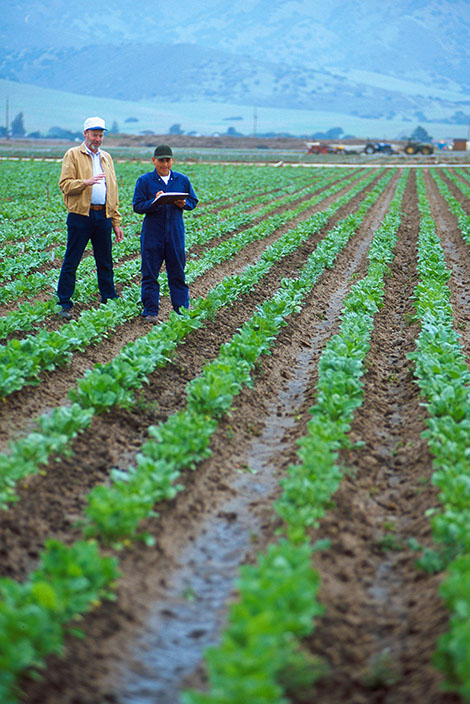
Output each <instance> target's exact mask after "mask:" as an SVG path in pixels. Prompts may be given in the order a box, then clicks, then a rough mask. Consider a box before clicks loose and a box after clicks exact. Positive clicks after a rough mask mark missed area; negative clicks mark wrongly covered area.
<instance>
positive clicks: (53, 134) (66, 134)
mask: <svg viewBox="0 0 470 704" xmlns="http://www.w3.org/2000/svg"><path fill="white" fill-rule="evenodd" d="M47 136H48V137H49V138H50V139H70V140H73V139H75V137H79V138H80V137H82V136H83V134H82V133H81V132H71V130H66V129H64V128H63V127H57V126H55V127H50V128H49V131H48V133H47Z"/></svg>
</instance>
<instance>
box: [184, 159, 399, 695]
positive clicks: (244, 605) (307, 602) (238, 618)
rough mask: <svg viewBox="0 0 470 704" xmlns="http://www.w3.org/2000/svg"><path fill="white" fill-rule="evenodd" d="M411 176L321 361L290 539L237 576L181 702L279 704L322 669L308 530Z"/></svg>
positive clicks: (328, 481) (284, 503)
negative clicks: (223, 619)
mask: <svg viewBox="0 0 470 704" xmlns="http://www.w3.org/2000/svg"><path fill="white" fill-rule="evenodd" d="M407 176H408V174H407V173H404V174H403V175H402V177H401V179H400V182H399V184H398V186H397V191H396V194H395V196H394V198H393V200H392V202H391V204H390V208H389V212H388V214H387V215H386V217H385V218H384V220H383V222H382V225H381V227H380V228H379V229H378V231H377V232H376V233H375V236H374V240H373V242H372V244H371V247H370V249H369V253H368V258H369V269H368V272H367V274H366V276H365V277H364V278H363V279H362V280H361V281H359V282H358V283H357V284H355V285H354V286H353V287H352V289H351V292H350V293H349V295H348V296H347V297H346V299H345V302H344V308H343V312H342V314H341V318H342V322H341V326H340V332H339V333H338V334H337V335H335V336H333V337H332V338H331V339H330V341H329V342H328V344H327V346H326V348H325V350H324V352H323V353H322V355H321V357H320V362H319V366H318V384H317V402H316V404H315V405H314V406H313V407H312V408H311V409H310V413H311V414H312V416H313V417H312V420H311V421H310V422H309V424H308V428H307V431H308V432H307V435H305V436H304V437H303V438H302V440H301V441H300V443H299V445H300V450H299V451H298V453H297V454H298V457H299V463H298V464H297V465H293V466H291V467H289V469H288V476H287V478H286V479H284V480H282V482H281V484H282V486H283V490H284V491H283V494H282V495H281V497H280V499H279V500H278V501H277V503H276V509H277V511H278V513H279V515H280V516H281V517H282V518H283V520H284V522H285V526H284V531H283V532H284V533H285V536H286V537H284V538H282V539H281V540H280V541H279V543H276V544H272V545H270V546H269V548H268V551H267V554H266V555H260V556H259V559H258V563H257V564H256V565H254V566H245V567H243V568H242V569H241V575H240V579H239V580H238V591H239V600H238V602H237V603H235V604H234V605H233V606H232V607H231V609H230V613H229V626H228V628H227V629H226V631H225V632H224V634H223V636H222V641H221V644H220V645H219V646H218V647H216V648H212V649H210V650H209V651H208V652H207V654H206V660H207V669H208V677H209V691H208V692H207V693H200V692H186V693H185V694H184V695H183V697H182V701H183V702H184V704H209V703H210V702H212V703H213V704H215V703H217V704H222V703H223V704H238V703H239V702H241V701H250V702H256V704H281V703H282V702H285V701H286V699H285V697H284V695H285V694H286V693H289V692H290V693H295V692H296V690H299V689H300V690H301V689H302V688H304V687H308V686H309V685H310V684H311V683H312V682H313V681H314V680H315V679H316V677H317V676H318V675H319V674H320V673H321V672H322V670H323V669H324V667H323V666H322V664H321V662H319V661H318V660H317V659H316V658H314V657H313V656H311V655H308V654H307V652H306V651H305V650H303V649H302V647H301V638H302V637H304V636H306V635H308V634H309V633H311V632H312V630H313V628H314V619H315V618H316V617H317V616H319V615H321V613H322V607H321V605H320V604H319V603H318V601H317V599H316V592H317V590H318V581H319V580H318V575H317V573H316V571H315V570H314V569H313V567H312V559H313V554H314V552H315V550H318V549H324V548H326V547H327V546H326V545H325V544H324V542H322V541H319V542H318V543H317V544H316V545H314V546H311V545H310V544H309V539H308V530H309V528H311V527H312V526H315V527H316V526H317V525H318V520H319V518H320V517H321V516H322V515H323V514H324V512H325V510H326V508H327V506H328V505H329V503H330V500H331V496H332V494H333V493H334V492H335V490H336V489H337V487H338V484H339V482H340V481H341V479H342V471H341V469H340V468H339V467H338V465H337V458H338V457H337V456H338V450H339V449H340V448H341V447H347V446H349V441H348V435H347V434H348V431H349V429H350V422H351V419H352V417H353V414H354V410H355V409H356V408H357V407H358V406H359V405H361V403H362V384H361V377H362V374H363V363H364V358H365V356H366V354H367V351H368V349H369V345H368V340H369V337H370V332H371V329H372V326H373V316H374V314H375V312H376V311H377V310H378V309H379V307H380V306H381V302H382V298H383V290H384V276H385V275H386V273H387V271H388V265H389V263H390V261H391V259H392V258H393V253H392V252H393V247H394V245H395V243H396V232H397V230H398V226H399V224H400V208H401V199H402V196H403V191H404V188H405V185H406V179H407Z"/></svg>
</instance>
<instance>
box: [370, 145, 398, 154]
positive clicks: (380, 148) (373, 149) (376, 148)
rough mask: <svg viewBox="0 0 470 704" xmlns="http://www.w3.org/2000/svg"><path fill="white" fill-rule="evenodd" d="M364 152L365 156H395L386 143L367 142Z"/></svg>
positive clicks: (392, 149) (391, 148) (390, 146)
mask: <svg viewBox="0 0 470 704" xmlns="http://www.w3.org/2000/svg"><path fill="white" fill-rule="evenodd" d="M364 152H365V153H366V154H377V153H380V154H396V151H395V149H394V148H393V147H392V145H391V144H389V143H388V142H368V143H367V144H366V146H365V148H364Z"/></svg>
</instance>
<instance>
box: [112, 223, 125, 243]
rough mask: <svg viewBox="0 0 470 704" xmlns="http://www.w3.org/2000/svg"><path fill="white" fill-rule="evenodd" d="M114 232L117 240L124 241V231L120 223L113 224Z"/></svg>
mask: <svg viewBox="0 0 470 704" xmlns="http://www.w3.org/2000/svg"><path fill="white" fill-rule="evenodd" d="M113 230H114V234H115V235H116V242H122V240H123V239H124V233H123V231H122V230H121V227H120V225H113Z"/></svg>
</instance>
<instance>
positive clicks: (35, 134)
mask: <svg viewBox="0 0 470 704" xmlns="http://www.w3.org/2000/svg"><path fill="white" fill-rule="evenodd" d="M27 137H28V139H41V133H40V131H39V130H36V131H35V132H30V133H29V134H28V135H27Z"/></svg>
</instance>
